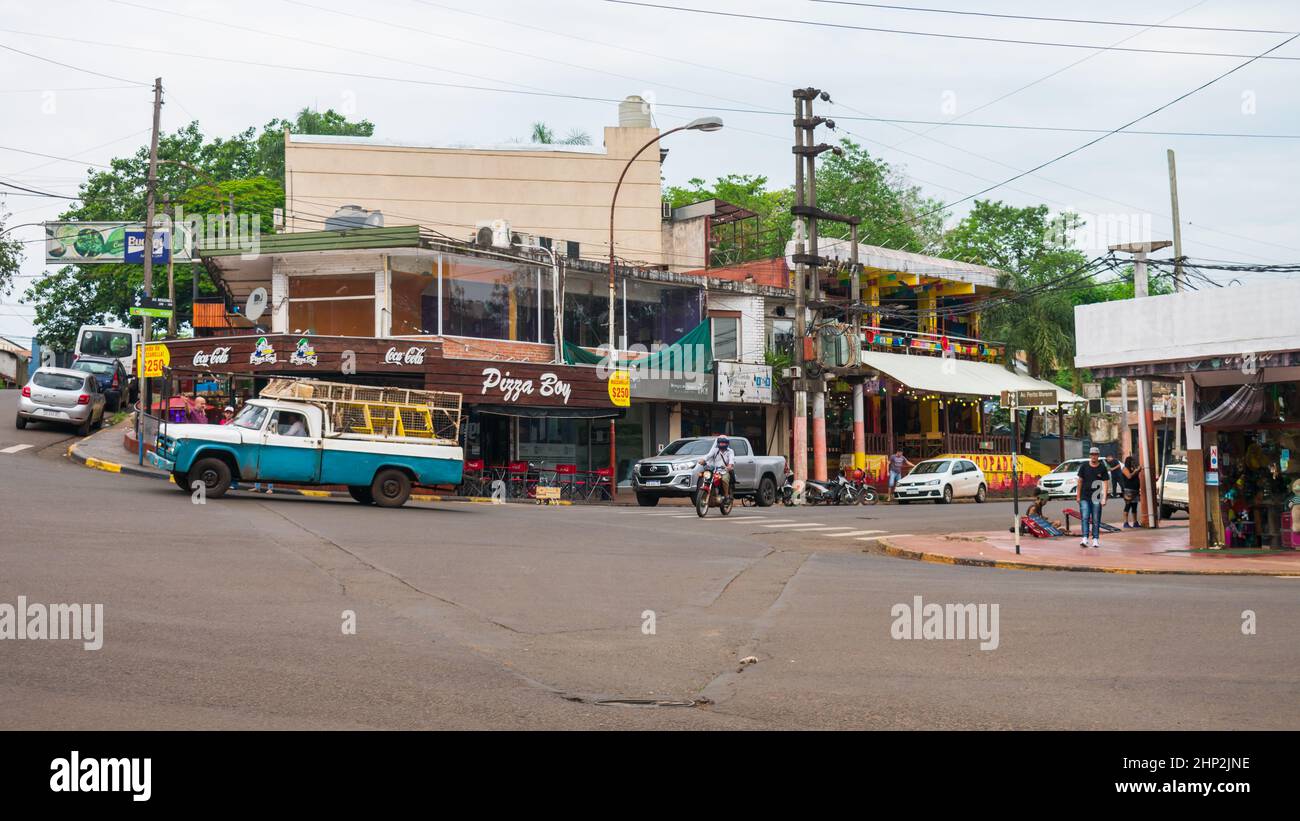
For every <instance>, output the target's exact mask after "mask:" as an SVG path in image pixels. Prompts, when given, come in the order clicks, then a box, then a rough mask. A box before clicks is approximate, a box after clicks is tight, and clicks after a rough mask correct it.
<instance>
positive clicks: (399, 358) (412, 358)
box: [384, 345, 428, 365]
mask: <svg viewBox="0 0 1300 821" xmlns="http://www.w3.org/2000/svg"><path fill="white" fill-rule="evenodd" d="M426 350H428V349H427V348H417V347H415V346H414V345H412V346H411V347H409V348H407V349H406V350H405V351H399V350H398V349H397V348H396V347H392V348H389V349H388V350H387V351H386V352H385V353H384V364H385V365H423V364H424V352H425V351H426Z"/></svg>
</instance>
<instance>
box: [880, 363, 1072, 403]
mask: <svg viewBox="0 0 1300 821" xmlns="http://www.w3.org/2000/svg"><path fill="white" fill-rule="evenodd" d="M862 364H864V365H866V366H867V367H870V368H874V369H875V370H877V371H879V372H880V373H882V374H885V375H886V376H889V377H890V378H891V379H894V380H895V381H898V382H901V383H902V384H904V385H906V386H908V387H909V388H915V389H917V390H923V391H932V392H934V393H940V394H952V395H957V396H984V397H994V396H1001V395H1002V392H1003V391H1046V390H1054V391H1056V396H1057V401H1058V402H1061V403H1064V404H1073V403H1076V402H1086V401H1087V400H1086V399H1084V398H1083V397H1082V396H1079V395H1078V394H1076V393H1072V392H1071V391H1067V390H1066V389H1065V388H1062V387H1060V386H1058V385H1054V384H1053V383H1051V382H1047V381H1045V380H1042V379H1035V378H1033V377H1032V376H1025V375H1024V374H1020V373H1015V372H1014V371H1009V370H1007V369H1006V368H1004V367H1002V366H1001V365H994V364H992V363H989V362H974V361H970V360H965V359H950V358H946V357H941V356H909V355H907V354H899V353H882V352H879V351H863V352H862Z"/></svg>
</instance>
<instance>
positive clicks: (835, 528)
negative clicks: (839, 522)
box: [803, 527, 853, 536]
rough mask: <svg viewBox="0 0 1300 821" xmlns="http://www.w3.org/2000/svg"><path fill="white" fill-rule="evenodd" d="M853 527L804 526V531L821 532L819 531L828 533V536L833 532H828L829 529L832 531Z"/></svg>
mask: <svg viewBox="0 0 1300 821" xmlns="http://www.w3.org/2000/svg"><path fill="white" fill-rule="evenodd" d="M852 529H853V528H851V527H805V528H803V531H804V532H808V533H811V532H813V531H817V532H819V533H826V535H827V536H830V535H831V534H830V533H827V531H830V530H852Z"/></svg>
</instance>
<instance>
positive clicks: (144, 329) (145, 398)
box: [135, 77, 175, 464]
mask: <svg viewBox="0 0 1300 821" xmlns="http://www.w3.org/2000/svg"><path fill="white" fill-rule="evenodd" d="M161 120H162V78H161V77H155V78H154V81H153V132H152V134H151V135H150V137H149V178H148V181H147V182H146V183H145V216H144V249H143V251H144V254H143V256H142V257H141V261H142V262H143V263H144V294H145V296H146V297H149V298H151V299H152V298H153V218H154V208H155V204H154V197H155V196H156V194H157V191H158V130H159V126H160V122H161ZM172 305H173V308H172V310H173V316H175V313H174V311H175V302H173V303H172ZM152 324H153V323H152V321H151V319H150V317H148V316H141V317H140V326H141V334H140V355H139V357H138V358H137V359H136V363H137V365H139V366H143V365H144V351H145V346H146V345H148V344H149V343H150V342H151V341H153V328H152V327H151V326H152ZM140 370H142V367H137V368H136V371H137V373H136V378H137V379H138V380H139V381H140V387H141V388H142V390H141V391H140V399H141V406H140V412H138V413H136V416H135V424H136V427H135V441H136V444H137V445H138V446H139V448H140V454H139V456H140V464H144V444H145V443H144V437H143V430H144V428H143V425H142V419H143V416H144V414H147V413H149V412H150V411H151V410H152V409H153V396H152V393H151V391H150V390H149V387H150V382H149V379H148V378H147V377H145V375H144V374H143V373H140V372H139V371H140Z"/></svg>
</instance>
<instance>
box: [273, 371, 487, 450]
mask: <svg viewBox="0 0 1300 821" xmlns="http://www.w3.org/2000/svg"><path fill="white" fill-rule="evenodd" d="M260 395H261V396H262V397H264V398H267V399H288V400H294V401H299V402H310V403H311V404H313V405H316V406H318V407H320V408H321V409H322V410H323V411H324V412H325V414H326V415H327V416H329V419H330V422H331V424H332V426H333V429H334V430H335V431H337V432H339V433H344V434H349V433H351V434H361V435H366V436H381V437H386V438H388V437H391V438H397V439H407V440H411V439H415V440H421V441H427V442H430V443H435V442H437V443H452V444H455V443H456V442H457V440H458V439H459V435H460V414H461V395H460V394H459V393H451V392H448V391H426V390H412V389H410V388H386V387H372V386H368V385H350V384H347V383H343V382H323V381H320V380H316V379H287V378H277V379H272V380H271V381H270V382H269V383H268V384H267V386H266V387H265V388H263V389H262V392H261V394H260Z"/></svg>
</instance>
